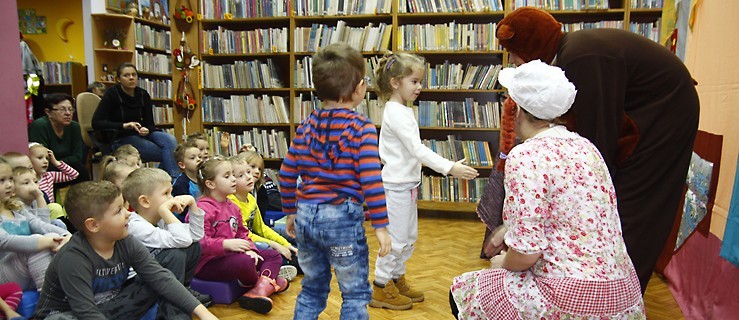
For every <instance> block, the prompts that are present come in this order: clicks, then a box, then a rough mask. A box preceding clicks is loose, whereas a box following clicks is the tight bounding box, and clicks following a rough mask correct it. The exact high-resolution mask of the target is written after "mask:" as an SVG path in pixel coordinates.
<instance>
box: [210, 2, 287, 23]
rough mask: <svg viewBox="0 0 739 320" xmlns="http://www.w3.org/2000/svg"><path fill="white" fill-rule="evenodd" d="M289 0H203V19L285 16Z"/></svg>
mask: <svg viewBox="0 0 739 320" xmlns="http://www.w3.org/2000/svg"><path fill="white" fill-rule="evenodd" d="M289 6H290V0H203V1H200V13H201V14H202V17H203V19H227V18H228V17H231V18H233V19H244V18H257V17H287V9H288V7H289Z"/></svg>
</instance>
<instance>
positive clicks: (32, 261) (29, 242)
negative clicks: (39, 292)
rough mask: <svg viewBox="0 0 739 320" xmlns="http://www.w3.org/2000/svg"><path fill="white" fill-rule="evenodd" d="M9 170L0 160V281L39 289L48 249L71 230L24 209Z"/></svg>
mask: <svg viewBox="0 0 739 320" xmlns="http://www.w3.org/2000/svg"><path fill="white" fill-rule="evenodd" d="M14 189H15V186H14V184H13V172H12V171H11V169H10V165H9V164H8V163H7V162H5V160H0V283H5V282H15V283H18V284H19V285H20V286H21V288H22V289H23V290H32V289H41V287H42V286H43V284H44V275H45V273H46V269H47V267H48V266H49V263H50V262H51V254H52V252H56V251H57V250H59V248H61V247H62V246H64V244H65V243H67V241H69V238H70V236H71V234H70V233H69V232H68V231H67V230H64V229H62V228H59V227H57V226H54V225H52V224H50V223H48V222H44V221H42V220H41V219H40V218H38V217H37V216H35V215H34V214H32V213H31V212H29V211H28V210H26V209H25V208H24V206H23V203H22V202H20V200H18V199H17V198H16V197H15V196H14V195H13V193H14Z"/></svg>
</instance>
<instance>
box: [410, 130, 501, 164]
mask: <svg viewBox="0 0 739 320" xmlns="http://www.w3.org/2000/svg"><path fill="white" fill-rule="evenodd" d="M421 142H423V144H424V145H425V146H426V147H428V148H429V149H431V150H433V151H434V152H436V154H438V155H440V156H442V157H444V158H446V159H449V160H452V161H459V160H462V159H467V161H466V163H467V165H470V166H492V165H493V161H494V160H495V159H494V158H493V156H492V155H493V153H491V152H490V146H489V143H488V142H487V141H473V140H458V139H457V138H456V137H455V136H453V135H447V140H435V139H423V140H421Z"/></svg>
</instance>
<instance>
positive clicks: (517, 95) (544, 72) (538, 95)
mask: <svg viewBox="0 0 739 320" xmlns="http://www.w3.org/2000/svg"><path fill="white" fill-rule="evenodd" d="M498 81H499V82H500V84H502V85H503V86H504V87H506V88H507V89H508V94H509V95H510V96H511V98H512V99H513V101H515V102H516V104H517V105H518V106H520V107H521V108H524V109H525V110H526V111H528V112H529V113H531V114H532V115H534V116H535V117H537V118H539V119H542V120H552V119H554V118H557V117H559V116H561V115H563V114H565V112H567V110H570V107H571V106H572V103H573V102H574V101H575V95H576V94H577V90H575V85H574V84H572V82H570V81H569V80H567V77H566V76H565V73H564V71H562V69H560V68H558V67H554V66H550V65H548V64H546V63H543V62H541V61H540V60H533V61H530V62H527V63H524V64H522V65H520V66H518V67H517V68H505V69H503V70H501V71H500V74H499V75H498Z"/></svg>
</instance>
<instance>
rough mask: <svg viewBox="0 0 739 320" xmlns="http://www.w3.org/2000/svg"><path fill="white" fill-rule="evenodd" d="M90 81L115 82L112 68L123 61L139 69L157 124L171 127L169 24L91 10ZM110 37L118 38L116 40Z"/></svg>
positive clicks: (140, 79) (110, 84) (172, 122)
mask: <svg viewBox="0 0 739 320" xmlns="http://www.w3.org/2000/svg"><path fill="white" fill-rule="evenodd" d="M92 22H93V28H92V30H93V35H92V38H93V48H94V55H95V59H94V61H95V66H94V70H95V72H94V75H95V78H94V79H93V81H100V82H102V83H104V84H106V85H107V86H112V85H114V84H115V83H116V80H115V69H116V67H117V66H118V65H120V64H121V63H124V62H130V63H133V64H134V65H135V66H136V69H138V75H139V87H141V88H143V89H145V90H146V91H147V92H149V95H151V101H152V103H153V104H154V117H155V122H156V124H157V126H158V127H160V128H163V129H168V131H172V130H171V129H173V128H174V115H173V113H172V95H173V91H172V89H173V86H172V68H173V66H172V49H171V48H172V45H173V41H172V36H171V33H172V32H171V26H170V25H169V24H164V23H162V22H160V21H155V20H150V19H144V18H140V17H132V16H128V15H122V14H115V13H102V14H93V15H92ZM113 39H116V40H118V43H117V44H114V43H113Z"/></svg>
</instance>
